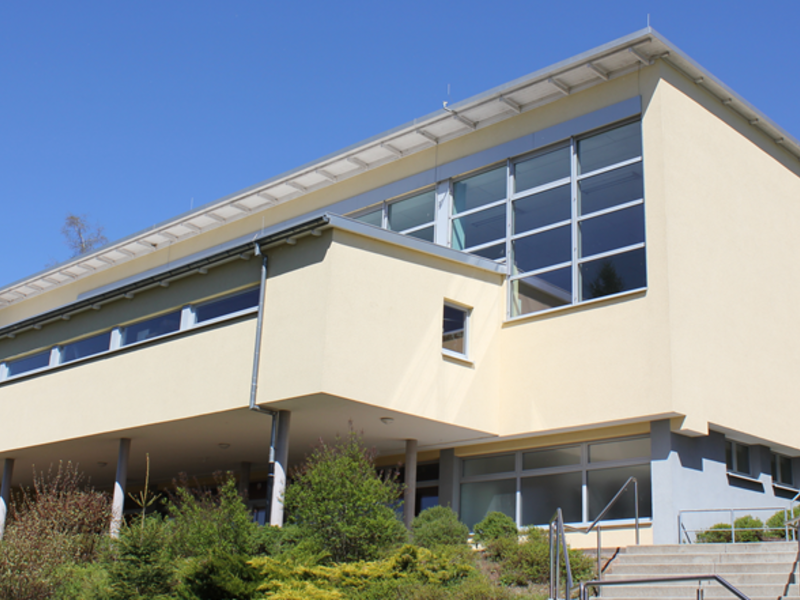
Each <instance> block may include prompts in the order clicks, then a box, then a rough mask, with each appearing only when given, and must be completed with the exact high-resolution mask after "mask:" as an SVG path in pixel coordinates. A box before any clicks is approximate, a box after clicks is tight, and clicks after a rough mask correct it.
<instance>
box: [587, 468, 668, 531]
mask: <svg viewBox="0 0 800 600" xmlns="http://www.w3.org/2000/svg"><path fill="white" fill-rule="evenodd" d="M586 476H587V485H588V487H589V520H590V521H594V520H595V519H596V518H597V515H599V514H600V511H602V510H603V509H604V508H605V507H606V505H607V504H608V503H609V502H610V501H611V499H612V498H613V497H614V495H615V494H616V493H617V492H618V491H619V488H621V487H622V485H623V484H624V483H625V481H627V479H628V477H636V479H637V481H638V484H639V517H640V518H649V517H651V516H652V508H651V498H650V465H649V464H646V465H636V466H635V467H617V468H615V469H598V470H597V471H589V472H588V473H587V474H586ZM634 516H635V515H634V502H633V484H632V483H631V485H630V487H629V488H628V490H627V491H626V492H625V493H624V494H622V496H620V498H619V500H617V502H616V504H614V506H612V507H611V509H610V510H609V511H608V512H607V513H606V516H605V517H604V519H605V520H612V519H633V518H634Z"/></svg>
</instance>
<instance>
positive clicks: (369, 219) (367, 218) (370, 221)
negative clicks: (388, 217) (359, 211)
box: [355, 208, 383, 227]
mask: <svg viewBox="0 0 800 600" xmlns="http://www.w3.org/2000/svg"><path fill="white" fill-rule="evenodd" d="M355 220H356V221H361V222H362V223H366V224H367V225H375V227H382V226H383V209H382V208H379V209H377V210H373V211H372V212H368V213H365V214H363V215H361V216H359V217H355Z"/></svg>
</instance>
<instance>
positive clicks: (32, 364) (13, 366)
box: [6, 350, 50, 377]
mask: <svg viewBox="0 0 800 600" xmlns="http://www.w3.org/2000/svg"><path fill="white" fill-rule="evenodd" d="M49 364H50V350H45V351H44V352H39V353H37V354H32V355H30V356H26V357H25V358H18V359H17V360H12V361H9V362H7V363H6V369H7V372H8V376H9V377H12V376H14V375H21V374H22V373H27V372H28V371H33V370H35V369H42V368H44V367H46V366H47V365H49Z"/></svg>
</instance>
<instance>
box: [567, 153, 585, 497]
mask: <svg viewBox="0 0 800 600" xmlns="http://www.w3.org/2000/svg"><path fill="white" fill-rule="evenodd" d="M570 149H571V158H572V165H571V177H570V197H571V198H572V202H571V206H572V213H571V217H572V223H571V229H572V303H573V304H577V303H578V302H580V293H579V290H578V284H579V281H580V273H579V272H578V254H579V253H578V249H579V245H580V244H579V242H578V177H577V174H578V144H577V143H576V142H575V138H572V140H571V141H570ZM585 487H586V486H585V485H584V492H585V491H586V490H585Z"/></svg>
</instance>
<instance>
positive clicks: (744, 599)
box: [578, 575, 750, 600]
mask: <svg viewBox="0 0 800 600" xmlns="http://www.w3.org/2000/svg"><path fill="white" fill-rule="evenodd" d="M676 581H697V582H700V581H716V582H717V583H719V584H720V585H721V586H722V587H724V588H725V589H727V590H728V591H729V592H730V593H731V594H733V595H734V596H736V597H737V598H739V600H750V598H749V597H748V596H746V595H745V594H743V593H742V592H741V591H739V590H738V589H736V587H734V586H733V585H732V584H731V583H729V582H728V581H727V580H726V579H725V578H723V577H720V576H719V575H678V576H671V577H647V578H643V579H613V580H608V579H606V580H597V581H582V582H581V583H580V594H579V596H578V598H579V600H589V588H591V587H594V588H599V587H601V586H607V585H642V584H648V583H673V582H676Z"/></svg>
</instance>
